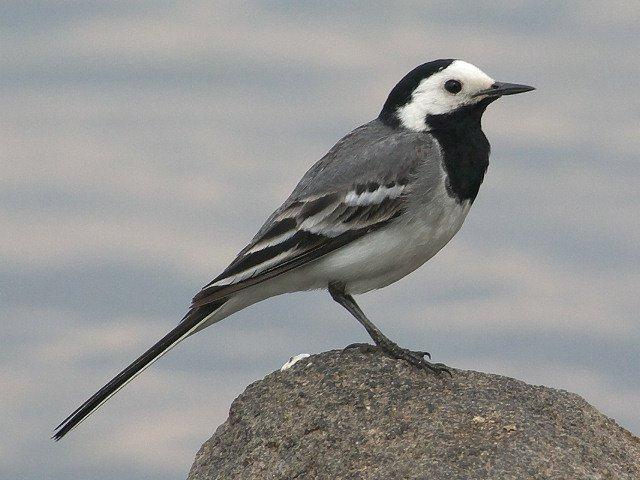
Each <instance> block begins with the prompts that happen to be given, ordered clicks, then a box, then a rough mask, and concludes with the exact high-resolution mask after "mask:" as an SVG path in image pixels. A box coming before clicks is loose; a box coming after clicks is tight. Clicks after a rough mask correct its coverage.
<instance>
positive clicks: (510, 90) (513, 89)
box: [474, 82, 535, 97]
mask: <svg viewBox="0 0 640 480" xmlns="http://www.w3.org/2000/svg"><path fill="white" fill-rule="evenodd" d="M531 90H535V87H530V86H529V85H518V84H517V83H506V82H495V83H494V84H493V85H491V87H489V88H487V89H486V90H482V91H480V92H478V93H476V94H475V95H474V97H480V96H483V95H486V96H488V97H501V96H503V95H515V94H516V93H524V92H530V91H531Z"/></svg>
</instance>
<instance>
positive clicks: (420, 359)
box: [329, 283, 451, 375]
mask: <svg viewBox="0 0 640 480" xmlns="http://www.w3.org/2000/svg"><path fill="white" fill-rule="evenodd" d="M329 293H330V294H331V297H332V298H333V299H334V300H335V301H336V302H338V303H339V304H340V305H342V306H343V307H344V308H346V309H347V310H348V311H349V313H350V314H351V315H353V316H354V317H355V318H356V320H358V321H359V322H360V323H361V324H362V326H363V327H364V328H365V329H366V330H367V333H368V334H369V336H370V337H371V338H372V339H373V341H374V342H375V343H376V345H378V346H379V347H380V348H381V349H382V350H384V351H385V352H386V353H387V354H388V355H390V356H392V357H394V358H398V359H401V360H405V361H407V362H409V363H410V364H411V365H414V366H416V367H419V368H425V369H428V370H431V371H433V372H435V373H440V372H447V373H448V374H449V375H451V372H450V371H449V369H448V368H447V366H446V365H444V364H442V363H431V362H428V361H426V360H425V359H424V356H425V355H427V356H428V357H429V358H431V355H429V353H428V352H412V351H411V350H407V349H406V348H402V347H400V346H399V345H398V344H396V343H395V342H393V341H392V340H390V339H389V338H388V337H387V336H386V335H384V334H383V333H382V332H381V331H380V329H379V328H378V327H376V326H375V325H374V324H373V323H372V322H371V320H369V319H368V318H367V316H366V315H365V314H364V312H363V311H362V309H361V308H360V307H359V306H358V304H357V303H356V301H355V300H354V299H353V297H352V296H351V295H349V294H347V293H345V291H344V288H343V287H342V286H341V285H340V284H333V283H332V284H329Z"/></svg>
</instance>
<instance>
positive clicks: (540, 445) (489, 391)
mask: <svg viewBox="0 0 640 480" xmlns="http://www.w3.org/2000/svg"><path fill="white" fill-rule="evenodd" d="M452 374H453V378H450V377H449V376H447V375H440V376H435V375H434V374H432V373H429V372H424V371H420V370H417V369H415V368H412V367H410V366H409V365H408V364H406V363H404V362H402V361H397V360H394V359H391V358H389V357H387V356H386V355H384V354H383V353H381V352H380V351H379V350H378V349H374V348H370V349H364V348H355V349H349V350H343V351H330V352H325V353H322V354H319V355H313V356H311V357H309V358H305V359H303V360H300V361H299V362H297V363H296V364H295V365H294V366H292V367H291V368H290V369H289V370H285V371H277V372H274V373H272V374H270V375H267V377H265V378H264V379H263V380H260V381H257V382H255V383H253V384H251V385H249V387H247V389H246V390H245V391H244V393H242V394H241V395H240V396H239V397H238V398H237V399H236V400H235V401H234V402H233V404H232V405H231V410H230V412H229V418H228V419H227V421H226V422H225V423H224V424H222V425H221V426H220V427H219V428H218V429H217V431H216V433H215V434H214V435H213V437H211V438H210V439H209V440H208V441H207V442H205V443H204V445H203V446H202V448H201V449H200V451H199V452H198V454H197V455H196V459H195V463H194V464H193V466H192V468H191V472H190V473H189V477H188V478H189V479H190V480H205V479H206V480H211V479H273V480H280V479H281V480H290V479H332V480H333V479H380V480H383V479H385V480H386V479H422V480H440V479H447V480H449V479H461V480H462V479H465V480H469V479H500V480H508V479H514V480H515V479H518V480H520V479H562V480H566V479H616V480H622V479H634V480H637V479H640V439H638V438H637V437H635V436H633V435H632V434H631V433H629V432H628V431H626V430H625V429H623V428H621V427H620V426H618V425H617V424H616V423H615V422H614V421H613V420H611V419H609V418H607V417H605V416H604V415H602V414H601V413H600V412H598V411H597V410H596V409H595V408H593V407H592V406H591V405H589V404H588V403H587V402H585V401H584V400H583V399H582V398H580V397H579V396H578V395H575V394H573V393H569V392H566V391H563V390H555V389H552V388H547V387H543V386H533V385H528V384H526V383H524V382H521V381H518V380H514V379H512V378H507V377H502V376H499V375H489V374H485V373H479V372H473V371H463V370H452Z"/></svg>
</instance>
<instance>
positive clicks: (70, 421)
mask: <svg viewBox="0 0 640 480" xmlns="http://www.w3.org/2000/svg"><path fill="white" fill-rule="evenodd" d="M225 301H226V300H218V301H216V302H213V303H211V304H208V305H204V306H202V307H197V308H193V309H191V310H190V311H189V313H187V315H186V316H185V317H184V318H183V319H182V321H181V322H180V323H179V324H178V326H176V328H174V329H173V330H171V331H170V332H169V333H167V334H166V335H165V336H164V337H163V338H162V339H161V340H160V341H159V342H158V343H156V344H155V345H154V346H153V347H151V348H150V349H149V350H147V351H146V352H144V353H143V354H142V355H140V356H139V357H138V358H137V359H136V360H135V361H134V362H133V363H132V364H131V365H129V366H128V367H127V368H125V369H124V370H123V371H122V372H120V373H119V374H118V375H116V376H115V377H114V378H113V379H112V380H111V381H109V383H107V384H106V385H105V386H104V387H102V388H101V389H100V390H98V391H97V392H96V393H95V394H93V395H92V396H91V397H90V398H89V399H88V400H87V401H86V402H84V403H83V404H82V405H80V406H79V407H78V408H77V409H76V410H75V411H74V412H73V413H71V415H69V416H68V417H67V418H65V419H64V421H63V422H62V423H61V424H60V425H58V426H57V427H56V428H55V430H56V431H55V433H54V435H53V437H52V438H53V439H54V440H56V441H58V440H60V439H61V438H62V437H64V436H65V435H66V434H67V433H69V432H70V431H71V430H73V429H74V428H75V427H77V426H78V425H79V424H80V423H82V422H83V421H84V420H85V419H86V418H87V417H88V416H89V415H91V414H92V413H93V412H95V411H96V410H97V409H98V408H100V407H101V406H102V405H103V404H104V403H105V402H106V401H107V400H109V399H110V398H111V397H112V396H113V395H115V394H116V393H117V392H118V390H120V389H121V388H122V387H124V386H125V385H126V384H127V383H129V382H130V381H131V380H133V379H134V378H136V377H137V376H138V375H139V374H140V373H142V371H143V370H144V369H146V368H147V367H148V366H149V365H151V364H152V363H153V362H155V361H156V360H158V359H159V358H160V357H161V356H162V355H164V354H165V353H167V352H168V351H169V350H171V349H172V348H173V347H175V346H176V345H177V344H178V343H180V342H181V341H182V340H184V339H185V338H186V337H188V336H189V335H190V334H192V333H194V332H195V330H196V329H197V328H198V327H199V326H200V325H202V324H203V323H204V322H205V320H207V318H208V317H209V316H211V314H212V313H214V312H215V311H216V310H217V309H218V308H220V307H221V306H222V305H223V304H224V303H225Z"/></svg>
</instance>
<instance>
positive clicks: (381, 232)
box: [52, 59, 535, 441]
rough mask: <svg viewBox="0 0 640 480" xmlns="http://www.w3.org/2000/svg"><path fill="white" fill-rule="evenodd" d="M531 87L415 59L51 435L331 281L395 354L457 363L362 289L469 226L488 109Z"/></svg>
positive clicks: (407, 267)
mask: <svg viewBox="0 0 640 480" xmlns="http://www.w3.org/2000/svg"><path fill="white" fill-rule="evenodd" d="M531 90H535V88H534V87H531V86H528V85H520V84H515V83H506V82H499V81H495V80H494V79H493V78H491V77H490V76H489V75H487V74H486V73H484V72H483V71H482V70H480V68H478V67H476V66H475V65H472V64H471V63H468V62H465V61H463V60H459V59H440V60H435V61H430V62H427V63H424V64H422V65H419V66H418V67H416V68H414V69H413V70H411V71H410V72H409V73H407V74H406V75H405V76H404V77H403V78H402V79H401V80H400V81H399V82H398V83H397V84H396V85H395V86H394V87H393V89H392V90H391V92H390V93H389V95H388V97H387V99H386V101H385V102H384V104H383V107H382V110H381V111H380V114H379V115H378V117H376V118H375V119H374V120H372V121H370V122H368V123H365V124H364V125H361V126H359V127H357V128H355V129H354V130H353V131H351V132H350V133H348V134H347V135H345V136H344V137H343V138H342V139H341V140H339V141H338V142H337V143H336V144H335V145H334V146H333V147H332V148H331V149H330V150H329V151H328V152H327V154H326V155H324V156H323V157H322V158H321V159H320V160H319V161H318V162H316V163H315V164H314V165H313V166H312V167H311V168H310V169H309V170H308V171H307V172H306V173H305V175H304V176H303V177H302V179H301V180H300V182H299V183H298V184H297V186H296V187H295V188H294V190H293V192H292V193H291V195H290V196H289V197H288V198H287V199H286V200H285V201H284V203H283V204H282V205H281V206H280V207H279V208H277V209H276V210H275V211H274V212H273V213H272V214H271V215H270V216H269V217H268V218H267V220H266V221H265V223H264V224H263V226H262V227H261V228H260V229H259V230H258V232H257V233H256V235H255V236H254V237H253V239H252V240H251V241H250V242H249V243H248V245H246V246H245V247H244V248H243V249H242V250H241V251H240V252H239V253H238V255H237V256H236V258H235V259H234V260H233V261H232V262H231V263H230V264H229V266H228V267H227V268H226V269H225V270H224V271H223V272H222V273H221V274H220V275H218V276H217V277H215V278H214V279H213V280H212V281H211V282H209V283H207V284H206V285H205V286H204V287H203V288H202V289H201V290H200V291H199V292H198V293H197V294H196V295H195V297H193V300H192V302H191V306H190V308H189V309H188V311H187V313H186V315H185V316H184V318H183V319H182V320H181V321H180V322H179V323H178V325H177V326H176V327H175V328H173V329H172V330H171V331H170V332H169V333H167V334H166V335H165V336H164V337H163V338H161V339H160V340H159V341H158V342H157V343H156V344H155V345H153V346H152V347H151V348H149V349H148V350H147V351H146V352H144V353H143V354H142V355H140V356H139V357H138V358H137V359H136V360H135V361H134V362H133V363H131V364H130V365H129V366H128V367H126V368H125V369H124V370H123V371H122V372H120V373H119V374H118V375H116V376H115V377H114V378H113V379H112V380H111V381H109V382H108V383H107V384H106V385H105V386H103V387H102V388H101V389H100V390H98V391H97V392H96V393H95V394H94V395H92V396H91V397H90V398H89V399H88V400H86V401H85V402H84V403H82V404H81V405H80V406H79V407H78V408H77V409H76V410H75V411H73V412H72V413H71V414H70V415H69V416H68V417H67V418H65V420H64V421H63V422H62V423H61V424H60V425H58V426H57V427H56V428H55V432H54V435H53V437H52V438H53V439H55V440H56V441H57V440H60V439H61V438H62V437H64V436H65V435H66V434H67V433H69V432H70V431H71V430H72V429H73V428H75V427H77V426H78V425H79V424H80V423H81V422H82V421H84V420H85V419H86V418H87V417H88V416H89V415H91V414H92V413H93V412H95V411H96V410H97V409H98V408H100V407H101V406H102V405H103V404H104V403H105V402H106V401H107V400H109V399H110V398H111V397H112V396H113V395H114V394H116V393H117V392H118V391H119V390H120V389H121V388H122V387H124V386H125V385H127V384H128V383H129V382H130V381H131V380H133V379H134V378H135V377H136V376H138V375H139V374H140V373H141V372H142V371H143V370H145V369H146V368H147V367H149V366H150V365H151V364H153V363H154V362H155V361H156V360H158V359H159V358H160V357H161V356H163V355H164V354H165V353H167V352H168V351H169V350H170V349H172V348H173V347H175V346H176V345H177V344H178V343H180V342H181V341H182V340H184V339H185V338H187V337H189V336H191V335H193V334H195V333H197V332H199V331H201V330H203V329H204V328H206V327H208V326H210V325H213V324H214V323H216V322H219V321H221V320H222V319H224V318H226V317H228V316H230V315H232V314H233V313H235V312H238V311H239V310H242V309H243V308H246V307H248V306H249V305H252V304H255V303H257V302H260V301H262V300H265V299H267V298H270V297H273V296H276V295H281V294H285V293H291V292H297V291H305V290H327V291H328V292H329V294H330V295H331V297H332V298H333V300H335V301H336V302H337V303H338V304H340V305H342V306H343V307H344V308H345V309H346V310H347V311H348V312H349V313H350V314H351V315H352V316H353V317H355V318H356V319H357V320H358V321H359V322H360V323H361V324H362V326H363V327H364V328H365V329H366V331H367V332H368V334H369V335H370V337H371V339H372V340H373V341H374V343H375V344H376V345H377V346H378V347H379V348H380V349H382V350H383V351H384V352H385V353H386V354H388V355H390V356H391V357H394V358H397V359H400V360H404V361H406V362H408V363H409V364H410V365H412V366H414V367H416V368H422V369H425V370H428V371H432V372H434V373H436V374H440V373H442V372H449V369H448V367H446V366H445V365H444V364H441V363H431V361H430V359H431V356H430V355H429V354H428V353H427V352H414V351H410V350H408V349H405V348H402V347H400V346H399V345H398V344H396V343H395V342H393V341H392V340H391V339H389V338H388V337H387V336H385V335H384V334H383V333H382V331H381V330H380V329H379V328H378V327H377V326H376V325H374V324H373V322H371V321H370V320H369V318H368V317H367V316H366V315H365V313H364V312H363V311H362V309H361V308H360V307H359V305H358V304H357V303H356V301H355V299H354V298H353V296H354V295H357V294H361V293H365V292H369V291H371V290H376V289H380V288H383V287H386V286H388V285H390V284H392V283H394V282H396V281H398V280H400V279H401V278H403V277H404V276H406V275H407V274H409V273H411V272H412V271H414V270H416V269H417V268H418V267H420V266H421V265H423V264H424V263H425V262H426V261H427V260H429V259H430V258H432V257H433V256H434V255H435V254H436V253H437V252H438V251H440V249H442V248H443V247H444V246H445V245H446V244H447V243H448V242H449V240H451V238H452V237H453V236H454V235H455V234H456V233H457V232H458V230H459V229H460V227H461V226H462V223H463V222H464V220H465V218H466V216H467V214H468V212H469V209H470V208H471V206H472V204H473V202H474V200H475V198H476V196H477V194H478V190H479V188H480V185H481V183H482V181H483V178H484V176H485V172H486V170H487V167H488V165H489V153H490V145H489V141H488V140H487V137H486V136H485V134H484V133H483V131H482V125H481V119H482V115H483V113H484V112H485V109H486V108H487V107H488V106H489V104H491V103H492V102H494V101H495V100H497V99H499V98H501V97H504V96H507V95H513V94H518V93H523V92H528V91H531ZM425 357H428V358H429V360H427V359H426V358H425Z"/></svg>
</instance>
